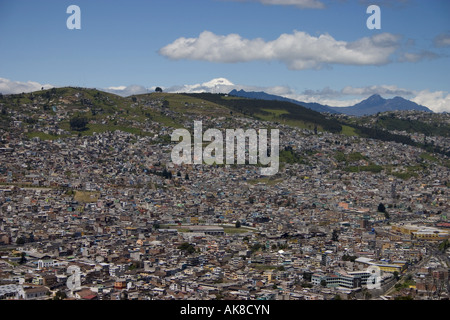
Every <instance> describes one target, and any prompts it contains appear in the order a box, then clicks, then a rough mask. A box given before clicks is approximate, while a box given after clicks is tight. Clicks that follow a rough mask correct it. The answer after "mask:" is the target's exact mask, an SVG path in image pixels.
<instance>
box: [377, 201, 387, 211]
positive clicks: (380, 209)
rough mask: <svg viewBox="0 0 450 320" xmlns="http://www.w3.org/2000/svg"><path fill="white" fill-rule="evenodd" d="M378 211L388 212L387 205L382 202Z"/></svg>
mask: <svg viewBox="0 0 450 320" xmlns="http://www.w3.org/2000/svg"><path fill="white" fill-rule="evenodd" d="M378 212H386V207H385V206H384V204H382V203H380V204H379V205H378Z"/></svg>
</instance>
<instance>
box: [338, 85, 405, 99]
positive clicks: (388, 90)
mask: <svg viewBox="0 0 450 320" xmlns="http://www.w3.org/2000/svg"><path fill="white" fill-rule="evenodd" d="M340 92H341V93H342V94H343V95H350V96H352V95H359V96H370V95H373V94H379V95H382V96H402V97H404V98H405V97H408V96H411V95H413V94H414V92H413V91H411V90H408V89H403V88H398V87H397V86H393V85H378V86H367V87H359V88H357V87H351V86H347V87H344V88H343V89H342V90H341V91H340Z"/></svg>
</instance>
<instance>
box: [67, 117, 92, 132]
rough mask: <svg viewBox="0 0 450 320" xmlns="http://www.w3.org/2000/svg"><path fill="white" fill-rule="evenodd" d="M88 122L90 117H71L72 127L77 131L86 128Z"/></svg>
mask: <svg viewBox="0 0 450 320" xmlns="http://www.w3.org/2000/svg"><path fill="white" fill-rule="evenodd" d="M87 124H88V119H87V118H85V117H74V118H72V119H70V129H72V130H75V131H84V130H86V129H87V128H86V125H87Z"/></svg>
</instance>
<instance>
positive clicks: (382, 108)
mask: <svg viewBox="0 0 450 320" xmlns="http://www.w3.org/2000/svg"><path fill="white" fill-rule="evenodd" d="M229 95H231V96H237V97H244V98H250V99H263V100H281V101H288V102H292V103H295V104H299V105H301V106H304V107H306V108H309V109H312V110H314V111H317V112H329V113H343V114H348V115H355V116H363V115H371V114H377V113H378V112H386V111H396V110H417V111H424V112H433V111H431V110H430V109H428V108H427V107H424V106H421V105H418V104H417V103H415V102H413V101H410V100H407V99H404V98H402V97H398V96H397V97H394V98H392V99H385V98H383V97H382V96H381V95H379V94H373V95H371V96H370V97H368V98H367V99H365V100H363V101H361V102H359V103H357V104H355V105H353V106H350V107H330V106H327V105H321V104H319V103H311V102H301V101H297V100H293V99H288V98H284V97H281V96H276V95H271V94H268V93H265V92H246V91H244V90H239V91H237V90H236V89H233V90H232V91H230V93H229Z"/></svg>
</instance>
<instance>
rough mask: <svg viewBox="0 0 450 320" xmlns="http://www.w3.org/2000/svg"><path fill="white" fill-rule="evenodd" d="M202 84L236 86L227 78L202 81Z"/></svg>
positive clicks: (212, 86)
mask: <svg viewBox="0 0 450 320" xmlns="http://www.w3.org/2000/svg"><path fill="white" fill-rule="evenodd" d="M202 86H205V87H210V88H214V87H216V86H234V83H232V82H231V81H229V80H228V79H225V78H216V79H212V80H211V81H208V82H204V83H202Z"/></svg>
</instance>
